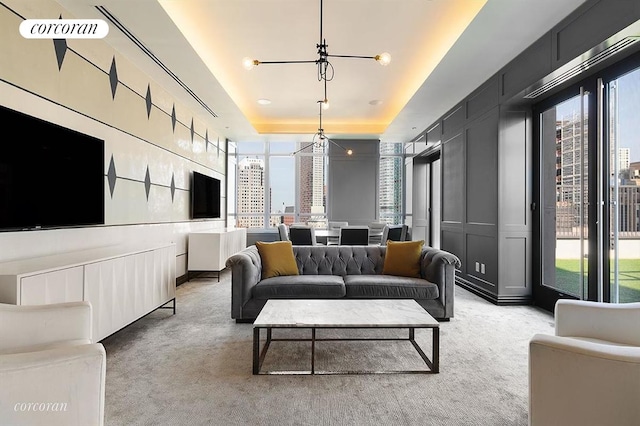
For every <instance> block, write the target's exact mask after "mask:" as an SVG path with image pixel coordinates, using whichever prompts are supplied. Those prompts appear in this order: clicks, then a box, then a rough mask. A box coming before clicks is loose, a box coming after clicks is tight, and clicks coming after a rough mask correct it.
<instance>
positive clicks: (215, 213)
mask: <svg viewBox="0 0 640 426" xmlns="http://www.w3.org/2000/svg"><path fill="white" fill-rule="evenodd" d="M219 217H220V180H219V179H216V178H214V177H211V176H207V175H204V174H202V173H198V172H193V182H192V185H191V218H192V219H212V218H219Z"/></svg>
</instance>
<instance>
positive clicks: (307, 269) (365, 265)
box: [293, 246, 385, 276]
mask: <svg viewBox="0 0 640 426" xmlns="http://www.w3.org/2000/svg"><path fill="white" fill-rule="evenodd" d="M384 253H385V247H384V246H293V254H294V256H295V258H296V263H297V265H298V271H299V272H300V274H301V275H340V276H344V275H375V274H381V273H382V268H383V266H384Z"/></svg>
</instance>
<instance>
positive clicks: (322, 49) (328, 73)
mask: <svg viewBox="0 0 640 426" xmlns="http://www.w3.org/2000/svg"><path fill="white" fill-rule="evenodd" d="M323 9H324V8H323V0H320V39H319V42H318V43H317V44H316V48H317V49H318V50H317V54H318V58H317V59H312V60H300V61H292V60H289V61H260V60H258V59H252V58H249V57H245V58H243V59H242V66H243V67H244V68H245V69H246V70H251V69H253V68H254V67H257V66H258V65H262V64H316V66H317V67H318V81H322V82H324V99H322V100H321V101H318V103H319V104H320V125H319V126H318V131H317V132H316V134H315V135H314V136H313V141H312V142H311V144H309V145H307V146H305V147H304V148H301V149H299V150H298V151H296V152H294V153H292V155H295V154H297V153H298V152H300V151H302V150H303V149H306V148H308V147H309V146H311V145H314V144H321V145H324V143H325V141H329V142H331V143H333V144H334V145H336V146H339V147H340V148H342V149H344V151H345V152H346V153H347V155H352V154H353V151H352V150H351V149H346V148H344V147H342V146H341V145H340V144H338V143H336V142H335V141H333V140H331V139H329V138H327V137H326V136H325V134H324V129H323V128H322V110H327V109H329V100H328V98H327V81H331V80H333V76H334V74H335V70H334V68H333V65H332V64H331V62H329V58H356V59H373V60H375V61H377V62H378V63H379V64H380V65H383V66H386V65H389V63H390V62H391V55H390V54H389V53H388V52H384V53H381V54H379V55H375V56H363V55H332V54H330V53H329V52H328V51H327V40H326V39H325V38H324V37H323V30H322V23H323ZM316 137H317V139H318V140H317V141H316Z"/></svg>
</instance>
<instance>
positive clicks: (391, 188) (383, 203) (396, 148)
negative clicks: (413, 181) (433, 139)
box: [378, 142, 404, 224]
mask: <svg viewBox="0 0 640 426" xmlns="http://www.w3.org/2000/svg"><path fill="white" fill-rule="evenodd" d="M403 170H404V144H402V143H394V142H381V143H380V174H379V177H378V188H379V191H378V200H379V201H378V206H379V207H378V208H379V212H378V218H379V220H380V221H381V222H386V223H388V224H402V223H404V215H403V202H402V194H403V193H404V191H403Z"/></svg>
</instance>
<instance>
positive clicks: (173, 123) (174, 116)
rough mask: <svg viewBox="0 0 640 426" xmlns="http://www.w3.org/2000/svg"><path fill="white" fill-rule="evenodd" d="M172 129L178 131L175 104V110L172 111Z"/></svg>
mask: <svg viewBox="0 0 640 426" xmlns="http://www.w3.org/2000/svg"><path fill="white" fill-rule="evenodd" d="M171 127H172V128H173V132H174V133H175V131H176V104H173V108H172V109H171Z"/></svg>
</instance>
